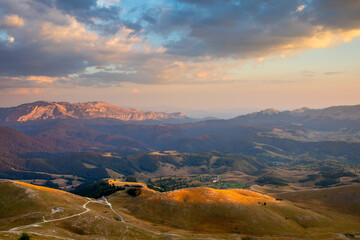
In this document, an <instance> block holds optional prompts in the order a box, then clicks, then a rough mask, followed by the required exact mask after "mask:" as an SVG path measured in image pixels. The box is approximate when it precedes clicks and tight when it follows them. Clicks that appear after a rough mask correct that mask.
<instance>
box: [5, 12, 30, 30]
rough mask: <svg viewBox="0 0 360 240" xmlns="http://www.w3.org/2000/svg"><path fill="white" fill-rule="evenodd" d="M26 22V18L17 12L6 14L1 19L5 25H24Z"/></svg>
mask: <svg viewBox="0 0 360 240" xmlns="http://www.w3.org/2000/svg"><path fill="white" fill-rule="evenodd" d="M24 24H25V21H24V19H23V18H21V17H19V16H18V15H15V14H11V15H5V16H3V18H2V20H1V21H0V26H5V27H22V26H24Z"/></svg>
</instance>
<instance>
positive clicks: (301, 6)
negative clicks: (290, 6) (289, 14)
mask: <svg viewBox="0 0 360 240" xmlns="http://www.w3.org/2000/svg"><path fill="white" fill-rule="evenodd" d="M304 9H305V5H300V6H299V7H298V8H297V9H296V12H302V11H303V10H304Z"/></svg>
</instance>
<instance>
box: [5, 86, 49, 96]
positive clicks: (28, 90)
mask: <svg viewBox="0 0 360 240" xmlns="http://www.w3.org/2000/svg"><path fill="white" fill-rule="evenodd" d="M44 91H45V89H42V88H12V89H0V93H1V94H3V95H29V94H32V95H40V94H42V93H44Z"/></svg>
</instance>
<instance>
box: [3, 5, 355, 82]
mask: <svg viewBox="0 0 360 240" xmlns="http://www.w3.org/2000/svg"><path fill="white" fill-rule="evenodd" d="M104 1H105V0H104ZM125 2H126V1H119V2H118V3H117V4H111V5H107V6H102V5H99V4H98V1H97V0H27V1H25V0H19V1H0V76H2V77H1V78H0V82H1V83H6V84H1V85H0V88H4V86H5V85H6V86H7V87H9V86H10V85H11V79H14V78H16V77H22V78H21V79H20V80H17V82H16V84H14V86H18V85H17V84H19V82H20V83H23V82H24V81H26V76H48V77H58V79H59V81H58V83H59V84H62V83H63V82H64V81H70V82H71V83H72V84H75V85H86V86H88V85H99V86H104V85H106V86H108V85H112V84H119V83H121V82H124V81H128V82H138V83H159V82H166V81H169V80H168V79H169V76H170V73H173V74H177V73H180V72H184V71H185V70H189V71H191V72H192V75H193V76H210V75H211V74H208V73H204V72H200V70H201V68H202V67H203V65H201V64H196V63H199V62H200V63H201V62H206V61H208V62H211V61H217V60H219V59H221V60H224V59H225V60H226V59H232V60H234V59H235V60H239V59H252V58H264V57H267V56H271V55H278V54H286V53H292V52H296V51H301V50H304V49H308V48H312V47H327V45H326V41H325V40H326V39H325V38H331V37H332V36H333V35H334V36H335V37H336V36H337V34H344V36H345V35H346V37H347V38H350V39H351V38H352V37H355V35H351V34H350V32H351V30H359V29H360V1H358V0H342V1H339V0H292V1H284V0H252V1H248V0H172V1H170V0H169V1H168V0H164V4H163V6H162V5H161V4H157V5H152V2H147V1H139V3H138V6H135V7H134V6H133V5H136V4H133V5H131V7H130V8H129V7H128V6H126V5H125V4H126V3H125ZM127 15H129V16H131V17H129V16H127ZM348 32H349V34H350V35H347V34H348ZM322 33H326V34H322ZM325 35H326V36H325ZM339 36H340V35H339ZM341 37H342V36H340V37H338V38H340V39H341ZM322 42H323V43H324V44H323V45H321V44H322ZM330 42H331V41H330ZM154 46H155V47H154ZM204 59H205V60H204ZM154 63H158V64H154ZM107 65H114V66H116V67H117V68H119V69H120V68H121V69H120V70H116V71H109V70H107V68H103V69H100V68H98V70H99V71H95V72H91V71H90V72H89V71H87V70H86V69H87V68H88V67H96V66H98V67H99V66H107ZM225 65H226V64H225ZM196 68H199V70H198V71H197V69H196ZM215 75H216V74H213V76H215ZM216 76H217V75H216ZM64 79H67V80H64ZM177 79H181V78H180V77H178V78H177ZM14 81H15V80H14ZM32 84H33V82H32ZM37 84H38V83H37Z"/></svg>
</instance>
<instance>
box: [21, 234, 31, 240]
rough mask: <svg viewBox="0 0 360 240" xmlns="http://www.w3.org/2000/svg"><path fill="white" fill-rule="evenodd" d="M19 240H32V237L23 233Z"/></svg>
mask: <svg viewBox="0 0 360 240" xmlns="http://www.w3.org/2000/svg"><path fill="white" fill-rule="evenodd" d="M18 240H30V236H29V235H28V234H27V233H26V232H23V233H22V234H21V236H20V237H19V238H18Z"/></svg>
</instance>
